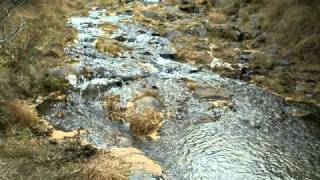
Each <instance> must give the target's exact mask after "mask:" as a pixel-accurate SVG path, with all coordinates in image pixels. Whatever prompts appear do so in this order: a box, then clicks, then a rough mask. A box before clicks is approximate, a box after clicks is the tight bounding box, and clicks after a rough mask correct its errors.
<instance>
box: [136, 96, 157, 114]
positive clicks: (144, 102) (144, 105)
mask: <svg viewBox="0 0 320 180" xmlns="http://www.w3.org/2000/svg"><path fill="white" fill-rule="evenodd" d="M134 106H135V112H143V111H145V110H147V109H152V110H154V111H156V112H161V111H162V110H163V106H162V103H161V102H160V100H159V99H157V98H155V97H152V96H144V97H141V98H138V99H137V100H135V101H134Z"/></svg>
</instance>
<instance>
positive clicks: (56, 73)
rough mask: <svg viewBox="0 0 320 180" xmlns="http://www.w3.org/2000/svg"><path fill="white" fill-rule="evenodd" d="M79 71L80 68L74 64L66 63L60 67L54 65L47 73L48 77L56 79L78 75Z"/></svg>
mask: <svg viewBox="0 0 320 180" xmlns="http://www.w3.org/2000/svg"><path fill="white" fill-rule="evenodd" d="M80 73H81V68H80V66H79V65H76V64H67V65H64V66H61V67H56V68H54V69H51V70H50V71H49V73H48V75H49V76H50V77H54V78H57V79H64V78H65V77H67V76H68V75H76V76H77V75H79V74H80Z"/></svg>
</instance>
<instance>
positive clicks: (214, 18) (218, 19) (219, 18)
mask: <svg viewBox="0 0 320 180" xmlns="http://www.w3.org/2000/svg"><path fill="white" fill-rule="evenodd" d="M206 17H207V19H208V21H209V22H210V23H212V24H224V23H226V22H227V16H226V15H225V14H223V13H217V12H209V13H208V14H207V15H206Z"/></svg>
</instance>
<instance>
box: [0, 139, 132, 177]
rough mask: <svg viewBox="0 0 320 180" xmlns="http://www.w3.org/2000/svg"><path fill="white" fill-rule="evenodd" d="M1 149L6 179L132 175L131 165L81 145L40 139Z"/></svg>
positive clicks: (1, 170) (0, 167)
mask: <svg viewBox="0 0 320 180" xmlns="http://www.w3.org/2000/svg"><path fill="white" fill-rule="evenodd" d="M75 142H78V141H75ZM0 147H1V148H0V158H1V163H0V174H1V178H4V179H50V180H51V179H52V180H56V179H83V180H92V179H93V180H109V179H110V180H111V179H112V180H113V179H116V180H122V179H127V177H128V175H129V168H130V166H129V164H126V163H124V162H122V161H121V160H120V159H118V158H116V157H111V156H109V155H108V154H105V153H96V149H94V148H92V147H91V146H83V145H80V144H79V143H71V142H70V143H65V144H63V145H59V146H58V145H55V144H50V143H48V142H42V141H40V140H39V139H32V140H28V141H16V140H14V139H10V140H9V139H8V140H7V141H6V142H5V143H4V144H2V145H1V146H0Z"/></svg>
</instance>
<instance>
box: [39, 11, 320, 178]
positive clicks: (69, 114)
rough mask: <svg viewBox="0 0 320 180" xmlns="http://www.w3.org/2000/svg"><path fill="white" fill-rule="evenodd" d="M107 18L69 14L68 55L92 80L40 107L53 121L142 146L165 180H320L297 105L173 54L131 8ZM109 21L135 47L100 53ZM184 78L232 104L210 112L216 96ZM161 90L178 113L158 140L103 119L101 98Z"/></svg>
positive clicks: (315, 126) (315, 150) (98, 139)
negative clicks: (75, 36)
mask: <svg viewBox="0 0 320 180" xmlns="http://www.w3.org/2000/svg"><path fill="white" fill-rule="evenodd" d="M105 14H106V13H105V10H102V9H98V8H97V9H94V10H92V11H91V12H90V13H89V15H88V17H73V18H70V22H69V23H70V25H72V26H73V27H74V28H76V29H77V30H78V32H79V42H78V43H76V44H74V45H73V46H71V47H70V48H68V50H67V52H68V54H69V56H70V58H72V59H77V60H79V65H78V66H79V69H80V70H84V69H86V70H88V69H90V71H92V72H93V78H89V79H88V78H85V77H84V76H83V75H78V76H77V77H76V79H75V77H74V78H73V85H74V88H73V89H72V90H70V92H69V93H68V97H67V101H65V102H55V103H52V104H50V105H49V106H48V107H47V108H45V110H43V111H44V114H45V115H46V118H47V119H48V120H49V121H50V122H51V123H52V124H53V125H55V126H56V127H57V128H60V129H64V130H74V129H78V128H84V129H86V130H88V131H89V132H90V134H88V135H87V136H86V137H85V138H86V139H87V140H88V141H89V142H91V143H93V144H94V145H96V146H97V147H99V148H110V147H114V146H117V147H136V148H138V149H140V150H142V151H144V152H145V153H146V154H147V156H148V157H150V158H151V159H154V160H155V161H157V162H159V163H160V164H161V165H162V167H163V168H164V169H165V173H166V175H167V177H168V179H245V180H249V179H320V154H319V152H320V147H319V143H320V131H319V127H320V123H319V119H317V117H314V118H311V119H310V118H309V119H299V118H297V117H294V116H292V114H293V113H294V112H295V111H297V108H298V107H297V106H292V105H288V104H287V103H286V102H284V101H283V100H282V99H281V98H279V97H277V96H274V95H272V94H270V93H268V92H266V91H264V90H262V89H260V88H258V87H256V86H253V85H250V84H247V83H245V82H241V81H238V80H233V79H228V78H222V77H220V76H219V75H217V74H215V73H214V72H211V71H209V70H206V69H198V68H197V67H196V66H192V65H189V64H184V63H181V62H177V61H175V60H174V59H170V57H171V56H170V54H172V53H173V50H172V48H171V46H170V42H169V40H168V39H166V38H164V37H159V36H157V35H156V34H153V33H152V30H150V29H148V28H146V27H142V26H141V25H139V24H138V23H135V22H134V21H133V20H132V19H131V15H130V14H122V15H115V16H106V15H105ZM103 23H111V24H113V25H115V26H117V27H118V30H116V31H115V32H114V33H113V34H111V35H110V38H115V39H121V41H123V42H122V43H123V44H125V45H126V46H127V47H128V49H130V50H128V51H126V52H125V53H123V54H122V55H121V56H120V57H111V56H108V55H106V54H103V53H101V52H99V51H98V50H97V49H96V48H95V41H96V39H97V38H98V37H99V36H102V35H103V32H102V31H101V30H100V29H99V25H101V24H103ZM119 37H121V38H119ZM186 79H188V80H193V81H195V82H197V83H198V84H203V85H205V86H207V87H212V88H222V89H224V91H226V92H228V93H229V94H231V102H232V103H233V108H212V105H211V102H212V100H210V98H209V99H205V98H201V97H199V96H197V95H195V94H194V92H192V91H190V90H189V89H188V88H187V87H186V81H185V80H186ZM155 87H156V88H157V89H158V91H159V93H160V97H161V101H162V102H163V104H164V106H165V111H166V112H172V114H173V115H172V117H171V118H168V117H167V118H165V124H164V126H163V127H162V129H161V132H160V136H161V138H160V139H159V140H158V141H148V140H144V141H143V140H139V139H136V138H134V136H132V134H131V133H130V130H129V128H128V126H127V125H126V124H120V123H116V122H112V121H110V120H109V119H108V116H107V115H105V113H104V110H103V107H102V104H103V98H104V97H106V96H109V95H120V97H121V102H123V103H126V102H129V101H131V100H132V99H133V98H134V97H135V96H136V95H137V94H138V93H140V92H142V91H143V90H145V89H148V88H155ZM302 106H303V105H302ZM58 112H63V113H64V117H63V118H61V117H60V118H59V117H57V116H56V115H55V114H57V113H58Z"/></svg>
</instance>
